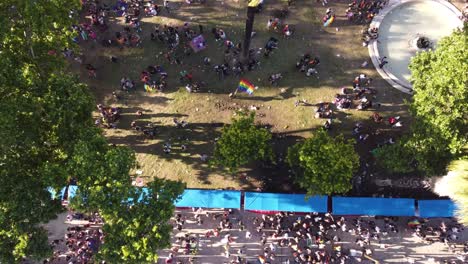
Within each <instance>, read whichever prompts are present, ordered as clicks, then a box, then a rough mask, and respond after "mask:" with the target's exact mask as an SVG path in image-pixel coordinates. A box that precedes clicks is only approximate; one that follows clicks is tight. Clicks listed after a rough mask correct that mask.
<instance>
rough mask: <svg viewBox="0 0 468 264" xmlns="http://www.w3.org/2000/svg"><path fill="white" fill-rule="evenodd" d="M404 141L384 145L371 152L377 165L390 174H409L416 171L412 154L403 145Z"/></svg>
mask: <svg viewBox="0 0 468 264" xmlns="http://www.w3.org/2000/svg"><path fill="white" fill-rule="evenodd" d="M404 142H405V140H401V141H398V142H397V143H395V144H392V145H385V146H382V147H380V148H377V149H375V150H374V151H373V153H374V155H375V158H376V159H377V163H378V165H379V166H380V167H382V168H384V169H385V170H387V171H388V172H390V173H410V172H414V170H415V169H416V168H415V166H413V164H414V157H413V152H412V151H411V150H408V148H407V147H406V146H405V145H404Z"/></svg>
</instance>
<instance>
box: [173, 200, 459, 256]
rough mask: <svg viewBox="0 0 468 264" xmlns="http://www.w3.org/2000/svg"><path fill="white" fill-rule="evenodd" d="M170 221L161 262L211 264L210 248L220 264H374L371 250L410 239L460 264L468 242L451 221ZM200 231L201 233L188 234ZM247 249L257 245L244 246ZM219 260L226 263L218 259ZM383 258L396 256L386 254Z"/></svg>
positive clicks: (228, 215) (315, 217)
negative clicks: (367, 263)
mask: <svg viewBox="0 0 468 264" xmlns="http://www.w3.org/2000/svg"><path fill="white" fill-rule="evenodd" d="M172 221H173V222H172V223H173V224H174V232H176V233H177V234H178V235H176V236H175V238H174V239H173V244H172V246H171V248H170V249H168V250H167V251H166V252H165V253H164V254H165V256H167V257H165V263H203V261H204V259H203V258H206V260H207V261H208V262H210V261H213V260H209V257H208V256H207V255H206V254H207V252H209V251H210V250H213V248H218V251H216V253H214V252H210V254H212V256H213V257H216V258H218V261H219V263H291V264H292V263H298V264H299V263H355V262H362V261H363V260H367V261H372V262H374V259H373V258H375V256H374V255H375V254H374V253H375V252H376V251H378V252H379V253H378V256H379V257H382V256H383V255H382V251H386V250H391V248H392V247H393V246H394V244H393V243H395V242H394V241H393V239H396V240H398V239H407V238H409V237H413V238H415V240H416V243H420V245H419V246H424V245H430V244H433V243H440V244H443V245H444V246H445V247H446V250H448V251H450V252H451V253H452V254H450V255H445V256H444V257H441V259H439V260H438V261H443V262H439V263H464V262H463V261H465V260H466V258H467V256H468V243H467V242H463V240H460V235H461V234H462V233H463V231H464V229H463V227H462V226H461V225H459V224H457V223H456V222H455V221H452V220H442V221H441V220H433V221H432V220H431V221H429V220H427V219H417V218H405V219H399V218H398V217H335V216H333V215H331V214H329V213H326V214H319V213H310V214H300V215H297V214H293V213H287V212H276V213H268V214H261V213H250V212H241V211H237V210H231V209H229V210H228V209H226V210H224V211H219V210H218V211H217V210H211V211H210V210H202V209H201V208H198V209H195V208H193V209H192V212H190V211H187V210H181V211H179V212H177V213H176V215H175V217H174V218H173V219H172ZM200 229H201V230H205V231H204V233H202V232H200V231H198V232H197V233H192V232H191V231H192V230H200ZM463 243H464V244H463ZM252 244H256V245H258V246H253V247H250V248H248V246H246V245H252ZM247 249H248V250H247ZM436 254H437V253H436V252H434V255H436ZM220 255H221V256H222V257H223V258H225V259H226V260H225V261H224V260H219V258H221V256H220ZM386 257H387V258H393V257H396V256H393V255H392V253H391V252H389V253H388V255H387V256H386ZM404 258H405V262H407V263H414V261H415V259H414V258H413V257H412V256H411V255H410V254H408V255H406V256H404ZM424 261H430V257H429V259H424ZM460 261H462V262H460ZM434 263H435V262H434Z"/></svg>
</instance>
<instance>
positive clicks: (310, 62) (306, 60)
mask: <svg viewBox="0 0 468 264" xmlns="http://www.w3.org/2000/svg"><path fill="white" fill-rule="evenodd" d="M319 64H320V59H319V58H318V57H314V58H312V57H311V56H310V54H309V53H306V54H304V55H302V56H301V58H300V59H299V61H297V62H296V69H298V70H299V71H300V72H305V74H306V76H312V75H313V74H316V73H318V72H317V69H316V67H317V65H319Z"/></svg>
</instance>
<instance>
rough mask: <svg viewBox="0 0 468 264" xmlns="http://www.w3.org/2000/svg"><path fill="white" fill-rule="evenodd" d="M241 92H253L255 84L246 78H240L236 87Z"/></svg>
mask: <svg viewBox="0 0 468 264" xmlns="http://www.w3.org/2000/svg"><path fill="white" fill-rule="evenodd" d="M237 89H239V90H240V91H242V92H246V93H248V94H253V92H254V90H255V86H254V85H253V84H251V83H250V82H249V81H247V80H246V79H241V80H240V83H239V87H238V88H237Z"/></svg>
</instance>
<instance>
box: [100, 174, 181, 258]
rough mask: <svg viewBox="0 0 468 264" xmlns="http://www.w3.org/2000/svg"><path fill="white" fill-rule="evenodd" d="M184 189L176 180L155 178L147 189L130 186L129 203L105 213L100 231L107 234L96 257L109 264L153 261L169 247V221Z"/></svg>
mask: <svg viewBox="0 0 468 264" xmlns="http://www.w3.org/2000/svg"><path fill="white" fill-rule="evenodd" d="M183 190H184V185H182V184H180V183H179V182H174V181H169V180H162V179H155V180H154V181H153V182H151V183H149V184H148V186H147V188H146V189H141V188H137V187H134V188H130V189H129V194H128V198H129V199H127V201H128V202H127V203H120V204H119V205H120V208H117V209H116V210H115V211H114V212H108V213H106V214H105V215H104V216H105V218H106V223H105V225H104V227H103V231H104V232H105V233H106V234H108V235H106V237H105V242H104V244H103V245H102V246H101V248H100V250H99V254H98V256H97V258H98V259H103V260H107V261H109V262H110V263H135V264H138V263H153V262H156V261H157V259H158V255H157V251H158V250H160V249H163V248H166V247H168V246H170V243H169V242H170V235H171V231H172V225H170V224H169V223H168V220H169V219H170V218H171V217H172V215H173V213H174V201H175V200H176V199H177V198H178V197H179V195H180V194H182V192H183ZM109 213H110V214H109Z"/></svg>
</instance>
